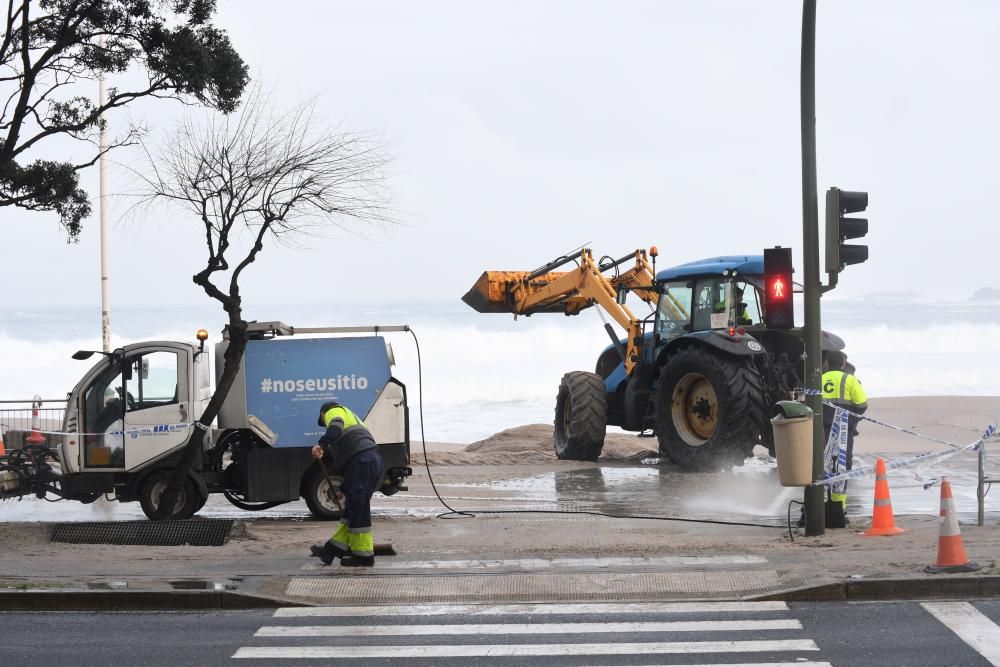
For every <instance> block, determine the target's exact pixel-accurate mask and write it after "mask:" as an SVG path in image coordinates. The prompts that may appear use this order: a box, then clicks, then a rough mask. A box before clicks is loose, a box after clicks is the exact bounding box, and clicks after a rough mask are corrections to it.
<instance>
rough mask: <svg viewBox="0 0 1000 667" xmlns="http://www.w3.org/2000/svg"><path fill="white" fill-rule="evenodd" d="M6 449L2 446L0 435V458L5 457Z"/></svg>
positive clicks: (1, 436) (0, 435) (0, 436)
mask: <svg viewBox="0 0 1000 667" xmlns="http://www.w3.org/2000/svg"><path fill="white" fill-rule="evenodd" d="M6 455H7V449H6V448H5V447H4V446H3V435H2V434H0V456H6Z"/></svg>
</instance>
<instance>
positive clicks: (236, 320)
mask: <svg viewBox="0 0 1000 667" xmlns="http://www.w3.org/2000/svg"><path fill="white" fill-rule="evenodd" d="M226 310H227V311H228V312H229V347H228V348H226V353H225V355H223V359H224V360H225V363H224V365H223V368H222V376H221V377H220V378H219V379H218V382H217V383H216V385H215V393H213V394H212V400H210V401H209V402H208V407H206V408H205V412H203V413H202V415H201V418H200V419H198V421H197V423H198V424H202V425H204V427H205V429H206V430H202V429H201V428H198V426H194V427H193V428H192V429H191V436H190V437H189V438H188V441H187V443H185V445H184V450H183V452H182V453H181V457H180V460H179V461H178V462H177V467H176V468H174V474H173V476H172V477H171V479H170V483H169V484H168V485H167V488H165V489H164V490H163V496H162V497H161V498H160V506H159V507H158V508H157V510H156V516H155V517H154V520H157V521H158V520H161V519H165V518H166V517H167V516H169V514H170V510H169V509H167V508H172V507H173V506H174V503H176V502H177V496H178V494H179V493H180V490H181V486H182V485H183V484H184V480H185V479H186V478H187V476H188V474H189V473H190V471H191V465H192V464H193V463H194V461H195V457H197V456H198V455H199V454H200V453H201V452H202V450H203V446H202V445H203V443H204V440H205V437H206V435H207V433H208V430H207V429H211V427H212V422H214V421H215V418H216V417H217V416H218V415H219V410H220V409H221V408H222V404H223V403H224V402H225V401H226V397H227V396H228V395H229V390H230V389H231V388H232V386H233V382H235V381H236V375H237V373H239V370H240V364H241V363H242V362H243V353H244V352H245V351H246V348H247V323H246V322H244V321H243V319H242V309H241V308H240V304H239V301H237V302H236V304H235V305H234V306H233V307H232V308H227V309H226Z"/></svg>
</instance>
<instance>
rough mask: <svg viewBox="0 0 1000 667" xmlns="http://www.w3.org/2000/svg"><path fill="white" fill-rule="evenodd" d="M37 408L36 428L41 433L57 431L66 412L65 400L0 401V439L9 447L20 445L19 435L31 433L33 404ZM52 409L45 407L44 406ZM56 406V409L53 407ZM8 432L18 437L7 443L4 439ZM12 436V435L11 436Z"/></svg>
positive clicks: (20, 438)
mask: <svg viewBox="0 0 1000 667" xmlns="http://www.w3.org/2000/svg"><path fill="white" fill-rule="evenodd" d="M36 403H37V406H38V426H39V428H40V429H41V430H43V431H57V430H59V428H61V427H62V423H63V415H64V413H65V412H66V399H65V398H58V399H51V398H43V399H42V400H41V401H37V400H36V399H30V398H29V399H23V400H0V438H3V442H4V444H5V445H6V446H7V447H8V448H10V447H18V446H20V445H21V444H22V442H21V440H22V437H20V434H23V433H26V432H30V431H31V426H32V425H31V419H32V412H33V411H34V407H35V404H36ZM47 405H48V406H53V407H46V406H47ZM55 406H58V407H55ZM8 431H14V432H16V433H17V434H18V437H16V438H14V439H12V441H11V442H8V441H7V439H6V438H5V437H4V436H6V434H7V432H8ZM11 435H14V434H11Z"/></svg>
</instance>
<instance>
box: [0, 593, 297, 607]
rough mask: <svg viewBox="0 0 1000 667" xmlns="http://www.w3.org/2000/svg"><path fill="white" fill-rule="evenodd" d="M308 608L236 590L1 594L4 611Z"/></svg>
mask: <svg viewBox="0 0 1000 667" xmlns="http://www.w3.org/2000/svg"><path fill="white" fill-rule="evenodd" d="M298 606H306V605H302V604H301V603H296V602H292V601H289V600H273V599H271V598H267V597H262V596H259V595H247V594H245V593H234V592H233V591H201V592H196V591H79V592H75V591H74V592H68V591H58V592H48V591H12V592H0V609H3V610H4V611H182V610H200V609H277V608H278V607H298Z"/></svg>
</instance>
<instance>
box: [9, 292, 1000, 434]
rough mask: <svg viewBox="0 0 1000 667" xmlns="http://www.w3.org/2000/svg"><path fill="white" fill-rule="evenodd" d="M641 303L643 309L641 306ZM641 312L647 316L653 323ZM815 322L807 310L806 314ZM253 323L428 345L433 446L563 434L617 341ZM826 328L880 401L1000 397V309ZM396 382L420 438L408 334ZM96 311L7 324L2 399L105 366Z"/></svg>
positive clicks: (484, 320) (491, 324)
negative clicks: (87, 354)
mask: <svg viewBox="0 0 1000 667" xmlns="http://www.w3.org/2000/svg"><path fill="white" fill-rule="evenodd" d="M640 306H641V304H640ZM640 306H637V307H635V308H633V312H641V311H640ZM796 312H797V317H798V318H799V321H801V317H802V315H801V313H802V312H803V311H802V307H801V303H799V304H797V309H796ZM245 316H246V317H247V319H258V320H262V321H263V320H281V321H283V322H285V323H287V324H290V325H293V326H299V327H306V326H347V325H361V324H365V325H370V324H381V325H391V324H407V325H409V326H410V327H412V328H413V330H414V332H415V333H416V334H417V336H418V339H419V342H420V350H421V353H422V362H423V397H424V419H425V424H424V426H425V430H426V435H427V439H428V440H430V441H437V442H461V443H467V442H472V441H475V440H478V439H481V438H484V437H487V436H489V435H492V434H493V433H496V432H498V431H500V430H503V429H505V428H509V427H512V426H518V425H522V424H530V423H551V421H552V418H553V410H554V406H555V396H556V391H557V388H558V385H559V379H560V377H561V376H562V374H563V373H565V372H567V371H571V370H593V367H594V363H595V361H596V359H597V355H598V354H599V353H600V352H601V350H603V349H604V347H605V346H606V345H607V344H608V339H607V336H606V334H605V333H604V329H603V323H602V321H601V319H600V317H599V316H598V314H597V313H596V311H595V310H594V309H589V310H587V311H584V312H583V313H581V314H580V315H577V316H575V317H564V316H562V315H535V316H533V317H528V318H525V317H521V318H518V319H517V320H516V321H515V319H514V317H513V316H510V315H497V314H490V315H484V314H479V313H476V312H474V311H473V310H471V309H470V308H468V307H467V306H465V304H463V303H461V302H460V301H459V300H458V299H457V298H456V299H455V300H454V301H453V302H452V301H449V302H439V303H426V304H425V303H421V304H415V303H411V304H385V305H383V306H372V305H367V306H364V307H362V308H358V307H336V308H334V307H326V306H322V307H316V306H289V305H280V306H279V305H274V306H270V307H260V308H254V309H252V310H251V309H248V310H247V311H246V312H245ZM223 323H224V317H223V313H222V311H221V309H220V308H219V307H218V306H217V305H215V304H214V303H213V302H210V301H208V300H207V299H206V300H205V301H204V302H203V303H199V304H193V305H192V306H189V307H180V306H171V307H164V308H156V309H153V308H143V307H129V306H122V307H118V308H113V310H112V313H111V326H112V343H113V344H114V345H115V346H118V345H123V344H126V343H130V342H135V341H138V340H191V341H193V340H194V334H195V331H197V330H198V329H199V328H205V329H207V330H208V331H209V333H210V338H209V343H210V344H211V343H214V342H217V341H218V340H220V338H221V335H220V332H221V328H222V325H223ZM823 328H824V329H825V330H827V331H831V332H833V333H836V334H837V335H839V336H841V337H842V338H843V339H844V340H845V341H846V343H847V348H846V352H847V354H848V357H849V358H850V360H851V362H852V363H854V364H855V365H856V366H857V368H858V371H857V374H858V377H859V378H860V379H861V380H862V381H863V383H864V387H865V390H866V392H867V393H868V395H869V396H870V397H880V396H922V395H923V396H928V395H945V394H947V395H1000V303H998V302H996V301H969V300H955V301H943V300H937V301H932V300H925V299H921V298H919V297H917V296H913V295H899V294H896V295H893V294H888V295H873V296H867V297H856V298H843V299H837V298H831V297H827V298H825V299H824V302H823ZM387 338H388V339H389V341H390V342H391V343H392V345H393V350H394V353H395V358H396V362H397V366H396V368H395V369H394V373H395V375H396V377H398V378H399V379H400V380H402V381H403V382H404V383H405V384H406V385H407V387H408V390H409V396H410V404H411V419H412V425H413V433H414V436H416V435H417V434H418V433H419V432H418V430H417V427H418V426H419V414H418V411H417V409H416V408H417V389H418V379H419V378H418V373H417V353H416V348H415V346H414V343H413V339H412V338H411V337H410V336H409V335H408V334H387ZM100 341H101V330H100V313H99V312H98V310H97V309H96V308H94V309H90V308H88V309H83V308H56V307H42V306H40V307H13V308H9V309H7V311H6V313H5V314H4V316H3V318H2V321H0V399H4V400H15V399H29V398H31V397H32V396H33V395H36V394H38V395H41V396H42V397H43V398H46V399H58V398H62V397H64V396H65V395H66V393H67V392H68V391H69V390H70V389H71V388H72V386H73V385H74V384H75V383H76V381H77V380H78V379H79V378H80V377H81V376H82V375H83V373H84V372H85V371H86V370H87V369H88V368H89V367H90V365H91V364H92V360H91V361H82V362H81V361H74V360H72V359H71V358H70V355H72V354H73V352H75V351H76V350H80V349H99V347H100Z"/></svg>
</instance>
